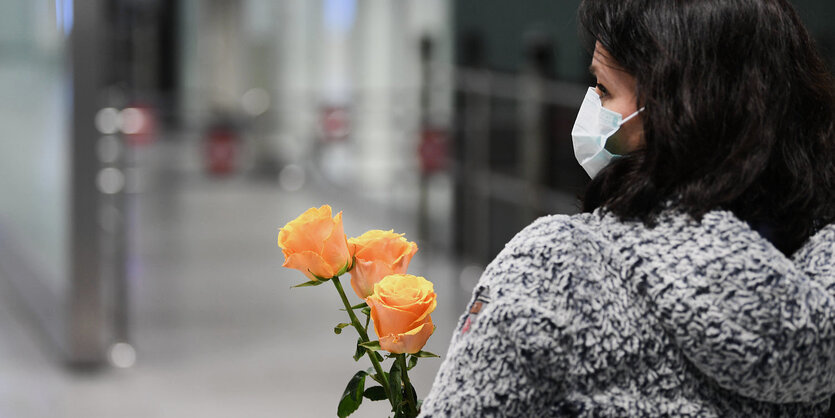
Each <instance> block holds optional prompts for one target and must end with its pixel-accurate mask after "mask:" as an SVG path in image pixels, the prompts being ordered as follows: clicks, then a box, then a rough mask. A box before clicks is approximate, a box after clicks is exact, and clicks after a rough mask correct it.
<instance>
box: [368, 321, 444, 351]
mask: <svg viewBox="0 0 835 418" xmlns="http://www.w3.org/2000/svg"><path fill="white" fill-rule="evenodd" d="M434 331H435V325H434V324H432V319H431V318H429V319H428V320H427V321H426V322H424V323H423V324H421V325H420V326H418V327H416V328H414V329H411V330H409V331H408V332H405V333H403V334H390V335H386V336H384V337H380V348H382V349H383V350H386V351H388V352H390V353H395V354H400V353H409V354H414V353H417V352H418V351H420V349H421V348H423V346H424V345H426V341H427V340H429V337H431V336H432V333H433V332H434Z"/></svg>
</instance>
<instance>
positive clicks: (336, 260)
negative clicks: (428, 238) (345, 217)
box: [278, 205, 438, 418]
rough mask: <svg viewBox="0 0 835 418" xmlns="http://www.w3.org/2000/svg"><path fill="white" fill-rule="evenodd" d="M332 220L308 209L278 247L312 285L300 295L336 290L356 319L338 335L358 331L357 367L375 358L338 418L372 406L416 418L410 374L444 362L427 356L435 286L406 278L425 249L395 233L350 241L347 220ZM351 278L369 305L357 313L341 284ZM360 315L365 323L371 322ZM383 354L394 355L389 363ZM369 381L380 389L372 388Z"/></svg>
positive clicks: (351, 385)
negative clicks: (425, 361) (430, 361)
mask: <svg viewBox="0 0 835 418" xmlns="http://www.w3.org/2000/svg"><path fill="white" fill-rule="evenodd" d="M331 216H332V211H331V207H330V206H328V205H324V206H322V207H320V208H318V209H317V208H310V209H308V210H307V211H305V212H304V213H303V214H301V215H300V216H299V217H298V218H296V219H294V220H292V221H290V222H289V223H287V225H285V226H284V227H283V228H281V230H280V232H279V233H278V246H279V247H281V249H282V252H283V253H284V257H285V261H284V265H283V266H284V267H289V268H293V269H298V270H300V271H301V272H302V273H304V275H305V276H307V278H308V279H310V281H308V282H306V283H302V284H300V285H298V286H294V287H308V286H319V285H321V284H323V283H325V282H328V281H330V282H332V283H333V285H334V287H335V288H336V291H337V293H339V297H340V299H341V300H342V305H343V306H344V310H345V311H346V312H347V313H348V318H349V319H350V322H346V323H341V324H338V325H336V327H334V329H333V331H334V332H335V333H336V334H341V333H342V329H343V328H345V327H353V328H354V329H355V330H356V331H357V334H359V339H358V340H357V348H356V352H355V353H354V360H355V361H359V360H360V359H361V358H362V357H363V356H367V357H368V358H369V360H370V361H371V364H372V366H373V367H372V368H369V369H367V370H361V371H359V372H357V373H356V374H355V375H354V376H353V377H352V378H351V380H350V381H349V382H348V386H347V387H346V388H345V392H344V393H343V394H342V398H341V399H340V401H339V406H338V407H337V415H338V416H339V417H340V418H342V417H347V416H348V415H350V414H352V413H353V412H354V411H356V410H357V408H359V406H360V404H361V403H362V400H363V398H368V399H370V400H372V401H380V400H388V401H389V403H391V408H392V412H394V416H395V418H400V417H415V416H417V414H418V412H419V411H420V401H419V400H418V399H417V394H416V393H415V389H414V387H412V384H411V382H410V381H409V374H408V371H409V370H411V369H412V368H413V367H415V365H417V362H418V359H419V358H422V357H438V356H437V355H435V354H432V353H429V352H426V351H421V349H422V348H423V346H424V345H425V344H426V341H427V340H428V339H429V337H430V336H431V335H432V332H433V331H434V330H435V326H434V325H433V324H432V317H431V316H430V314H431V313H432V311H433V310H434V309H435V306H436V304H437V303H436V301H435V292H434V289H433V286H432V283H431V282H430V281H428V280H426V279H424V278H423V277H417V276H412V275H408V274H405V273H406V269H407V268H408V266H409V262H410V261H411V259H412V256H414V255H415V252H417V249H418V248H417V245H416V244H415V243H413V242H409V241H407V240H406V238H404V237H403V234H397V233H395V232H394V231H379V230H372V231H368V232H366V233H364V234H362V235H361V236H359V237H356V238H351V239H348V238H347V236H346V235H345V232H344V229H343V226H342V212H340V213H338V214H337V215H336V216H335V217H331ZM345 273H351V287H353V289H354V292H355V293H356V294H357V296H358V297H359V298H360V299H362V300H363V301H364V302H362V303H359V304H356V305H352V304H351V303H350V302H349V301H348V297H347V296H346V295H345V291H344V290H343V289H342V284H341V283H340V281H339V276H341V275H343V274H345ZM357 312H359V313H360V314H361V315H364V316H365V318H364V321H361V320H360V319H359V318H358V317H357ZM370 321H373V322H374V331H375V332H376V334H377V337H378V339H377V340H375V341H372V340H371V339H369V337H368V325H369V322H370ZM380 351H387V352H388V354H387V355H386V356H385V357H384V356H383V355H382V354H381V353H380ZM386 359H391V360H392V364H391V366H390V367H389V371H388V372H386V371H384V369H383V363H384V362H385V360H386ZM366 377H370V378H371V379H373V380H374V381H375V382H376V383H377V385H373V386H370V387H368V388H366ZM372 384H373V383H372Z"/></svg>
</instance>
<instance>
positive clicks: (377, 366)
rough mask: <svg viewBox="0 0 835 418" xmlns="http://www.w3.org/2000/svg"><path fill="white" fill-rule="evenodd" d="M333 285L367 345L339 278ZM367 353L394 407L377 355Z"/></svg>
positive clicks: (372, 352) (365, 336)
mask: <svg viewBox="0 0 835 418" xmlns="http://www.w3.org/2000/svg"><path fill="white" fill-rule="evenodd" d="M331 281H332V282H333V285H334V286H335V287H336V291H337V292H339V297H340V298H342V303H343V304H344V305H345V310H346V311H348V316H349V317H350V318H351V325H353V326H354V328H355V329H356V330H357V333H358V334H359V335H360V339H361V340H362V342H364V343H367V342H368V341H370V340H369V339H368V333H367V332H365V329H363V327H362V325H360V321H359V320H358V319H357V316H356V315H354V310H353V309H351V304H350V303H349V302H348V297H347V296H345V291H344V290H342V283H340V282H339V277H338V276H337V277H334V278H333V279H331ZM365 351H367V352H368V358H369V359H371V364H373V365H374V370H376V371H377V376H380V380H382V381H383V384H382V386H383V390H384V391H385V392H386V397H387V398H388V400H389V402H390V403H391V404H392V405H391V406H392V407H394V406H395V405H394V402H393V401H392V399H391V393H390V392H389V384H388V379H386V375H385V373H384V372H383V367H382V366H381V365H380V362H379V361H378V360H377V354H376V352H375V351H373V350H370V349H368V348H366V349H365Z"/></svg>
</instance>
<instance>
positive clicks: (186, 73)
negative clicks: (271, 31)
mask: <svg viewBox="0 0 835 418" xmlns="http://www.w3.org/2000/svg"><path fill="white" fill-rule="evenodd" d="M182 8H183V9H182V12H181V16H182V18H183V29H182V33H181V37H180V39H181V42H183V47H182V48H181V50H182V51H184V54H183V57H182V61H183V62H182V65H180V68H181V69H182V72H181V74H180V77H181V79H182V82H181V83H180V85H181V86H182V88H184V89H185V92H184V94H182V95H181V96H182V97H183V103H182V106H183V108H182V111H183V113H185V114H186V115H187V119H188V122H190V123H191V124H192V125H197V126H198V127H200V126H201V125H203V124H204V123H205V122H206V121H205V120H204V118H205V116H206V115H207V114H209V113H210V112H219V113H221V114H235V113H237V112H238V111H239V109H240V100H241V97H242V96H243V94H244V91H245V89H244V87H245V86H244V78H245V74H244V73H243V64H244V51H245V49H244V45H243V36H241V32H242V29H241V25H242V20H243V19H242V9H243V6H242V4H241V2H238V1H228V0H183V1H182Z"/></svg>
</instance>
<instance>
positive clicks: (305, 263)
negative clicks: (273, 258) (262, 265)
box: [282, 251, 336, 280]
mask: <svg viewBox="0 0 835 418" xmlns="http://www.w3.org/2000/svg"><path fill="white" fill-rule="evenodd" d="M282 267H289V268H293V269H298V270H300V271H301V272H302V273H304V275H305V276H307V277H308V278H310V280H317V279H316V277H313V275H316V276H319V277H321V278H323V279H330V278H331V277H333V276H334V274H336V271H335V270H334V269H333V267H331V266H330V265H329V264H328V263H326V262H325V260H323V259H322V257H321V256H320V255H319V254H316V253H314V252H312V251H304V252H300V253H295V254H290V256H289V257H287V259H286V260H285V261H284V264H283V265H282Z"/></svg>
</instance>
